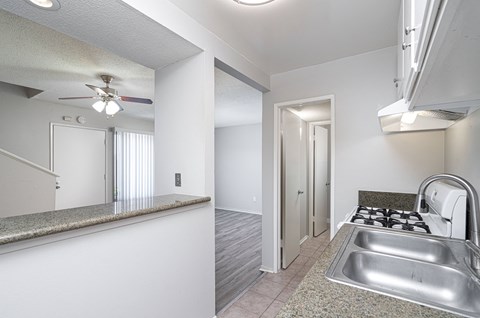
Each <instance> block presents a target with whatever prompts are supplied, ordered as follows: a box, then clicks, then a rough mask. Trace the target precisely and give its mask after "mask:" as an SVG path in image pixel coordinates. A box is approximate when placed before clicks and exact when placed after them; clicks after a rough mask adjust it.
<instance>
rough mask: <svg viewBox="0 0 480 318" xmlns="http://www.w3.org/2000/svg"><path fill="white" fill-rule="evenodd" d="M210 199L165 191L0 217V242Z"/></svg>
mask: <svg viewBox="0 0 480 318" xmlns="http://www.w3.org/2000/svg"><path fill="white" fill-rule="evenodd" d="M210 200H211V199H210V197H201V196H192V195H183V194H168V195H161V196H155V197H149V198H144V199H134V200H126V201H118V202H113V203H107V204H99V205H92V206H85V207H79V208H72V209H65V210H56V211H48V212H40V213H34V214H25V215H20V216H12V217H7V218H0V245H3V244H7V243H14V242H19V241H23V240H28V239H34V238H38V237H43V236H46V235H52V234H58V233H62V232H67V231H72V230H77V229H82V228H86V227H90V226H94V225H100V224H106V223H110V222H114V221H120V220H125V219H130V218H134V217H140V216H147V215H151V214H155V216H157V217H158V216H167V215H170V214H172V213H178V212H181V211H180V210H178V209H177V208H182V207H188V206H192V205H195V204H199V203H206V202H209V201H210Z"/></svg>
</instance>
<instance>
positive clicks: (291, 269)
mask: <svg viewBox="0 0 480 318" xmlns="http://www.w3.org/2000/svg"><path fill="white" fill-rule="evenodd" d="M302 267H303V264H290V266H288V267H287V269H284V270H283V271H284V272H288V273H293V275H295V273H297V272H298V271H299V270H300V269H302Z"/></svg>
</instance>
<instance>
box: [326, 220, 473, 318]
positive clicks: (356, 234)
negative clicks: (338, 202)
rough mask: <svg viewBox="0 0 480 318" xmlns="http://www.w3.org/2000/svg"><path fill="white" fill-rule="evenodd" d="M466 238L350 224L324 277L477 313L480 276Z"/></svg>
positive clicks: (467, 313)
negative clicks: (473, 265) (471, 264)
mask: <svg viewBox="0 0 480 318" xmlns="http://www.w3.org/2000/svg"><path fill="white" fill-rule="evenodd" d="M478 255H479V249H478V248H477V247H476V246H474V245H473V244H471V243H470V242H467V241H463V240H457V239H448V238H441V237H436V236H431V235H422V234H412V233H405V232H397V231H392V230H382V229H376V228H375V229H374V228H368V227H362V226H356V227H354V228H353V229H352V230H351V232H350V234H349V235H348V236H347V238H346V239H345V242H344V243H343V245H342V247H341V248H340V250H339V251H338V253H337V255H336V257H335V259H334V260H333V262H332V264H331V265H330V267H329V268H328V270H327V273H326V277H327V278H328V279H330V280H332V281H336V282H340V283H343V284H347V285H350V286H354V287H359V288H362V289H366V290H370V291H373V292H377V293H381V294H384V295H388V296H393V297H397V298H400V299H404V300H409V301H412V302H415V303H419V304H423V305H426V306H429V307H433V308H437V309H441V310H445V311H448V312H451V313H454V314H459V315H463V316H466V317H480V277H479V275H478V272H476V271H474V270H473V269H472V268H471V266H470V263H471V262H472V260H476V261H478V259H479V256H478Z"/></svg>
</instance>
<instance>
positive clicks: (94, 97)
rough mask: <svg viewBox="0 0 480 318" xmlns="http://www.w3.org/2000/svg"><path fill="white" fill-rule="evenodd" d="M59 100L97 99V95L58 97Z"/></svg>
mask: <svg viewBox="0 0 480 318" xmlns="http://www.w3.org/2000/svg"><path fill="white" fill-rule="evenodd" d="M58 99H60V100H65V99H98V96H88V97H59V98H58Z"/></svg>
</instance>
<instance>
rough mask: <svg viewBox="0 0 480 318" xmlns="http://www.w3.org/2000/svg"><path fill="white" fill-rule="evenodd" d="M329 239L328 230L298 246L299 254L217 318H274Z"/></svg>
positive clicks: (249, 289) (261, 280)
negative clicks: (284, 267) (285, 267)
mask: <svg viewBox="0 0 480 318" xmlns="http://www.w3.org/2000/svg"><path fill="white" fill-rule="evenodd" d="M329 240H330V232H329V231H327V232H324V233H323V234H321V235H319V236H318V237H314V238H310V239H308V240H306V241H305V242H303V244H302V245H301V246H300V255H299V256H298V257H297V258H296V259H295V261H293V263H292V264H291V265H290V266H289V267H288V268H287V269H286V270H282V271H280V272H279V273H276V274H271V273H267V274H266V275H264V276H263V277H262V278H260V279H259V280H258V281H257V282H256V283H255V284H254V285H253V286H251V287H250V288H248V289H247V290H246V292H245V293H244V294H243V295H242V296H241V297H240V298H239V299H237V300H236V301H235V302H234V303H232V304H231V305H230V306H229V307H227V308H226V309H225V310H224V311H223V312H221V313H219V314H218V315H217V317H218V318H269V317H275V315H276V314H277V313H278V312H279V311H280V309H281V308H282V306H283V305H284V304H285V302H287V300H288V298H289V297H290V296H291V295H292V294H293V292H294V291H295V289H296V288H297V286H298V285H299V284H300V282H301V281H302V279H303V277H305V275H307V273H308V271H309V270H310V268H311V267H312V266H313V264H315V262H316V260H317V259H318V258H319V257H320V255H321V254H322V252H323V251H324V250H325V247H326V246H327V245H328V242H329Z"/></svg>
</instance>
